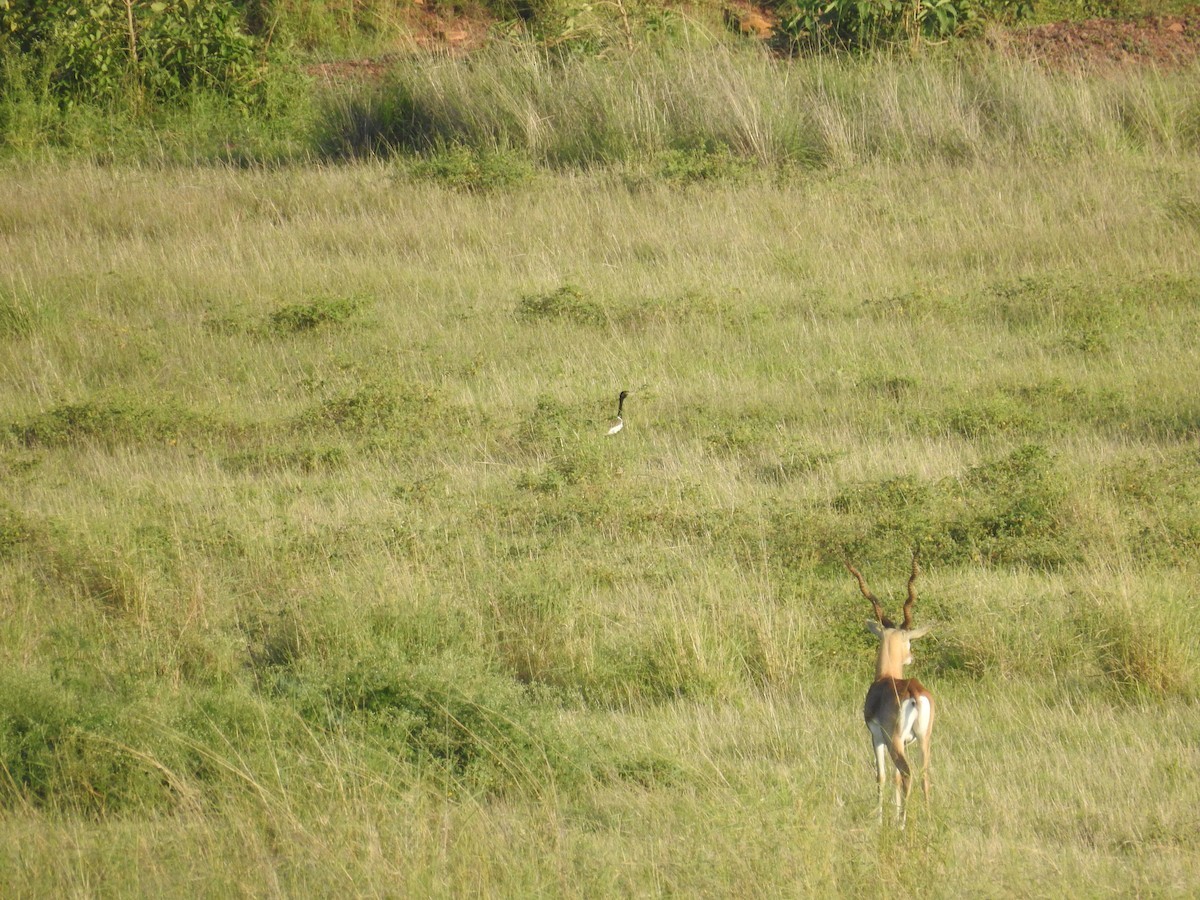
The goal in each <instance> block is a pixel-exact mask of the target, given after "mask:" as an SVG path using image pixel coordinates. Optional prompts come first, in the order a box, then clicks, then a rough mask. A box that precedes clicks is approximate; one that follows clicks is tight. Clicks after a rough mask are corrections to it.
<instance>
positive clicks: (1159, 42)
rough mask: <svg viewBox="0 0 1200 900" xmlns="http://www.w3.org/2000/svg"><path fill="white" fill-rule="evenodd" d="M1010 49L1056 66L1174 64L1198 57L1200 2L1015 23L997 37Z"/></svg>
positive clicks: (1075, 68) (1012, 51) (1183, 64)
mask: <svg viewBox="0 0 1200 900" xmlns="http://www.w3.org/2000/svg"><path fill="white" fill-rule="evenodd" d="M995 40H996V43H997V44H998V45H1000V46H1002V47H1003V48H1004V49H1006V50H1008V51H1009V52H1011V53H1014V54H1016V55H1018V56H1020V57H1024V58H1026V59H1032V60H1035V61H1037V62H1040V63H1043V64H1045V65H1047V66H1050V67H1052V68H1056V69H1073V70H1084V69H1089V70H1104V69H1115V68H1123V67H1128V66H1158V67H1160V68H1174V67H1178V66H1185V65H1189V64H1191V63H1194V62H1195V61H1196V60H1197V59H1200V6H1198V7H1195V8H1193V9H1191V10H1189V11H1188V12H1185V13H1183V14H1181V15H1174V16H1170V15H1164V16H1146V17H1144V18H1141V19H1135V20H1132V21H1128V20H1119V19H1091V20H1089V21H1086V22H1052V23H1050V24H1048V25H1036V26H1033V27H1030V28H1013V29H1011V30H1009V31H1007V32H1005V33H1004V34H1002V35H999V36H997V37H996V39H995Z"/></svg>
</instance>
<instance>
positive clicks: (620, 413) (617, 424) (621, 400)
mask: <svg viewBox="0 0 1200 900" xmlns="http://www.w3.org/2000/svg"><path fill="white" fill-rule="evenodd" d="M628 396H629V391H621V394H620V396H618V397H617V417H616V418H615V419H613V423H612V427H611V428H609V429H608V432H607V434H616V433H617V432H618V431H620V430H621V429H622V428H624V427H625V415H624V413H625V398H626V397H628Z"/></svg>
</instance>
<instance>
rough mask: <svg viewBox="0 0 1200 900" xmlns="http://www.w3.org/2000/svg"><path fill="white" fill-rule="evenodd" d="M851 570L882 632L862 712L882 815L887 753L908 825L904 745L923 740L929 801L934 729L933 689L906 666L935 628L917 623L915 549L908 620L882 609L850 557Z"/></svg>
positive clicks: (876, 630) (874, 629)
mask: <svg viewBox="0 0 1200 900" xmlns="http://www.w3.org/2000/svg"><path fill="white" fill-rule="evenodd" d="M846 568H847V569H849V570H850V574H851V575H853V576H854V578H855V580H856V581H858V587H859V590H861V591H862V593H863V596H864V597H866V598H867V599H868V600H870V601H871V606H872V607H873V608H874V610H875V619H874V621H871V620H868V621H867V630H868V631H869V632H871V634H873V635H875V636H876V637H877V638H879V656H878V658H877V659H876V661H875V683H874V684H872V685H871V688H870V690H868V691H867V699H866V702H865V703H864V704H863V718H864V719H865V720H866V723H867V729H868V730H869V731H870V732H871V745H872V747H873V748H874V750H875V767H876V770H877V772H878V775H879V821H880V822H882V821H883V790H884V783H885V782H886V781H887V758H888V757H889V756H890V757H891V758H892V764H893V765H894V766H895V767H896V773H895V780H896V813H897V815H898V816H899V817H900V822H901V826H902V827H903V824H904V821H905V817H906V815H907V811H908V795H909V792H910V791H911V790H912V768H911V766H910V765H909V762H908V757H907V756H906V755H905V752H904V751H905V748H906V747H907V746H908V745H909V744H911V743H912V742H913V741H916V740H919V741H920V742H921V787H922V790H923V791H924V793H925V802H926V804H928V803H929V737H930V734H931V733H932V732H933V695H932V694H930V693H929V691H927V690H926V689H925V686H924V685H923V684H921V682H919V681H917V679H915V678H905V677H904V667H905V666H906V665H908V664H909V663H911V662H912V650H911V648H910V644H911V642H912V641H915V640H916V639H917V638H919V637H921V636H923V635H924V634H925V633H926V632H928V631H929V629H930V628H932V627H933V626H932V625H924V626H922V627H920V628H913V622H912V608H913V604H914V603H916V602H917V591H916V582H917V572H918V571H919V570H918V568H917V555H916V554H915V553H914V554H913V561H912V575H911V576H909V579H908V599H907V600H906V601H905V602H904V622H903V623H902V624H901V625H899V626H898V627H897V625H896V623H895V622H893V621H892V620H891V619H890V618H888V617H887V616H886V615H884V613H883V607H882V606H881V605H880V604H879V600H878V598H877V597H876V596H875V595H874V594H872V593H871V591H870V590H869V589H868V588H867V583H866V581H864V580H863V577H862V575H861V574H860V573H859V571H858V569H856V568H854V566H852V565H850V563H849V562H847V563H846Z"/></svg>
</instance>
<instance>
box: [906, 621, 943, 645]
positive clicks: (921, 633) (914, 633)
mask: <svg viewBox="0 0 1200 900" xmlns="http://www.w3.org/2000/svg"><path fill="white" fill-rule="evenodd" d="M935 624H936V623H934V622H930V623H929V624H928V625H922V626H921V627H920V628H914V629H912V630H911V631H909V632H908V639H909V640H910V641H915V640H916V639H917V638H919V637H925V635H927V634H928V633H929V630H930V629H931V628H933V626H934V625H935Z"/></svg>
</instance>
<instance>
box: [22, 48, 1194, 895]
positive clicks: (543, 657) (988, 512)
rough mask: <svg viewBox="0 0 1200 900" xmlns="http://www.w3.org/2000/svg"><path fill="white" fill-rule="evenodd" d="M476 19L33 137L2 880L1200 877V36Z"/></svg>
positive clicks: (273, 882)
mask: <svg viewBox="0 0 1200 900" xmlns="http://www.w3.org/2000/svg"><path fill="white" fill-rule="evenodd" d="M702 59H707V60H708V62H709V64H708V65H707V66H706V64H704V63H702V62H701V60H702ZM441 65H442V66H443V71H442V74H441V76H440V77H438V78H434V77H432V76H431V74H430V70H425V69H421V68H419V67H416V68H414V69H412V70H407V71H406V72H403V73H400V74H398V76H397V78H396V79H395V80H393V82H391V83H389V85H386V86H385V87H384V88H381V89H380V92H379V93H375V94H370V95H367V96H358V97H355V98H350V99H345V98H343V99H342V100H340V101H338V102H337V103H333V104H331V105H330V106H329V107H327V109H326V113H325V118H324V119H322V120H321V123H320V125H319V127H318V128H317V138H316V142H315V144H314V146H315V147H317V148H318V149H316V150H314V151H313V154H312V156H311V157H310V158H309V160H308V161H307V162H305V163H299V162H293V163H291V164H287V165H280V166H274V167H248V168H242V169H238V168H234V167H226V166H204V165H200V166H196V165H176V164H171V163H169V162H160V163H159V164H153V165H150V164H143V165H140V166H130V165H120V164H113V161H112V160H111V159H108V160H105V161H102V162H99V163H97V162H93V161H88V160H78V159H76V160H73V161H72V160H67V161H63V160H62V159H59V160H57V161H54V160H51V161H36V160H28V159H22V160H13V161H10V162H9V163H8V164H7V165H6V167H5V168H4V169H3V170H2V171H0V256H2V257H3V259H4V260H5V265H4V267H3V271H2V272H0V480H2V483H3V484H4V492H3V496H2V497H0V563H2V566H0V613H2V615H0V764H2V765H0V798H2V799H3V812H2V813H0V836H2V838H3V846H4V848H5V849H4V851H3V852H2V853H0V883H2V884H4V885H5V886H6V888H7V889H8V890H7V893H8V894H9V895H14V896H53V895H61V896H93V895H104V896H132V895H162V896H185V895H186V896H226V895H231V894H233V895H239V894H246V895H255V896H264V895H266V896H308V895H324V894H333V893H335V892H336V893H339V894H341V893H350V894H353V895H384V896H410V895H411V896H424V895H431V896H461V895H468V896H470V895H489V896H514V897H515V896H521V897H526V896H597V895H602V896H607V895H635V896H647V895H648V896H657V895H666V894H680V895H686V896H735V895H736V896H805V895H826V894H847V895H865V894H868V893H880V894H883V895H888V896H910V895H917V894H931V895H933V896H945V897H951V896H955V897H957V896H964V895H971V896H1013V895H1018V896H1024V895H1033V896H1064V895H1065V896H1083V897H1092V896H1107V895H1122V896H1127V895H1131V894H1139V895H1154V896H1188V895H1193V894H1195V892H1196V891H1197V889H1198V888H1200V875H1198V874H1197V870H1196V866H1195V859H1196V855H1197V850H1198V847H1197V837H1196V835H1197V834H1198V833H1200V830H1198V829H1197V827H1196V826H1197V824H1198V823H1197V812H1196V811H1197V810H1198V809H1200V789H1198V787H1197V785H1198V782H1197V780H1196V778H1195V772H1196V771H1197V768H1198V765H1200V724H1198V723H1200V718H1198V717H1197V707H1196V703H1197V698H1198V696H1200V679H1198V678H1197V675H1196V667H1197V664H1198V662H1200V660H1198V658H1197V657H1198V656H1200V651H1197V649H1196V648H1197V646H1200V644H1198V639H1200V625H1197V624H1196V620H1195V615H1194V611H1195V606H1196V584H1197V575H1198V574H1200V479H1198V478H1197V467H1198V466H1200V450H1198V447H1197V433H1198V431H1200V399H1198V395H1197V391H1196V379H1195V372H1196V371H1198V370H1200V342H1198V341H1197V340H1196V335H1197V333H1198V331H1200V257H1198V255H1197V253H1196V246H1197V240H1198V237H1200V212H1198V210H1200V205H1198V203H1200V160H1198V158H1197V154H1196V149H1197V143H1198V142H1200V119H1198V115H1200V104H1198V103H1197V101H1196V94H1195V87H1194V85H1195V83H1196V81H1195V78H1194V73H1185V74H1183V75H1179V76H1169V75H1157V74H1153V73H1140V74H1139V73H1128V74H1124V75H1120V76H1111V77H1107V78H1084V77H1066V76H1053V75H1047V74H1045V73H1039V72H1036V71H1033V70H1029V69H1023V68H1006V67H986V66H985V67H982V68H970V67H965V68H964V67H962V66H960V65H952V64H945V63H931V62H928V61H925V62H922V61H916V62H895V61H892V62H889V61H886V60H877V61H874V62H859V63H847V64H845V67H844V68H838V67H837V66H836V65H835V64H832V63H830V62H828V61H826V62H822V63H795V64H780V63H769V62H766V61H762V60H757V59H756V60H755V61H748V60H744V59H740V58H729V57H725V56H721V55H720V54H718V55H716V56H710V57H703V56H697V57H695V58H694V59H693V60H692V63H691V65H692V69H691V70H690V71H689V72H685V75H686V77H687V78H690V79H691V80H690V81H689V82H688V85H689V88H690V89H689V90H688V91H686V92H676V93H671V94H669V95H668V94H666V93H659V94H655V93H654V92H655V91H656V90H658V91H663V92H666V91H669V89H670V85H669V82H668V80H667V78H666V76H665V74H664V72H665V71H667V70H668V69H666V68H664V69H662V70H659V69H656V68H655V67H654V66H655V65H657V63H653V62H650V61H647V62H645V63H644V65H643V66H642V67H641V68H639V69H637V70H636V71H633V72H627V73H626V76H625V80H622V79H619V78H617V77H616V76H615V75H612V76H611V77H610V75H606V74H605V72H606V71H609V72H610V73H611V72H612V71H613V70H612V69H610V70H605V69H604V68H603V66H604V65H611V64H609V63H597V62H592V63H581V64H580V65H581V67H580V68H577V69H567V70H560V71H558V72H555V71H549V70H546V71H543V70H540V69H530V68H529V61H528V59H516V60H515V61H514V60H508V61H501V62H499V63H495V62H494V63H493V64H492V68H490V69H489V68H486V67H481V66H480V65H479V64H478V63H472V64H466V63H464V64H451V63H447V62H445V61H443V62H442V63H441ZM455 66H459V67H458V68H455ZM447 67H449V68H447ZM589 67H590V68H589ZM563 71H565V72H566V73H567V75H565V76H563V75H562V72H563ZM606 84H607V85H608V86H607V87H605V85H606ZM629 84H633V85H634V88H633V89H629V90H623V89H622V86H623V85H629ZM397 85H399V87H397ZM435 88H440V92H439V91H438V90H435ZM521 90H525V91H527V93H525V94H522V93H521ZM389 91H390V92H392V93H388V92H389ZM571 91H576V92H577V93H575V94H571V93H570V92H571ZM605 91H607V92H608V93H607V94H605V93H604V92H605ZM485 94H486V95H487V97H488V98H489V102H488V103H487V104H483V103H475V104H473V105H472V104H471V103H470V102H468V101H469V100H470V98H471V97H475V98H478V97H480V96H482V95H485ZM588 94H590V95H593V96H597V97H600V98H601V99H603V98H605V97H607V101H608V102H606V103H600V102H596V103H595V104H594V106H592V107H588V106H587V105H586V103H582V102H581V101H580V100H579V98H580V97H582V96H586V95H588ZM771 97H774V98H777V102H776V104H775V105H774V106H772V105H770V104H768V103H766V100H767V99H768V98H771ZM397 98H399V100H397ZM530 98H540V101H539V102H541V103H542V104H543V105H542V106H538V105H537V104H534V103H533V102H532V100H531V99H530ZM740 101H746V102H744V103H743V102H740ZM397 103H399V104H400V105H399V106H397V105H396V104H397ZM389 104H390V105H389ZM522 104H524V105H523V106H522ZM389 108H390V109H393V110H395V109H397V108H399V109H406V110H409V111H412V110H420V111H422V115H425V116H426V118H425V119H423V120H422V121H435V122H446V123H451V124H452V125H453V128H454V129H456V130H447V131H445V132H444V133H437V132H435V134H438V135H439V136H440V140H437V141H432V142H430V143H429V144H428V145H427V146H415V145H413V144H412V143H411V142H409V143H405V140H404V139H401V138H403V136H404V135H405V134H409V135H411V133H412V132H411V131H409V132H402V133H397V132H395V131H388V130H387V129H388V128H391V127H393V126H392V125H389V122H393V118H392V117H390V116H388V115H383V114H380V113H379V111H380V110H386V109H389ZM519 108H524V109H525V110H526V111H530V112H532V113H536V114H537V115H530V116H527V117H526V118H525V119H518V118H516V117H514V116H512V115H509V114H508V111H511V110H514V109H519ZM547 109H552V110H558V111H559V112H558V113H557V114H556V115H555V116H554V117H551V116H550V115H549V114H545V115H543V113H544V112H545V110H547ZM601 109H604V110H608V111H609V112H610V113H611V115H612V116H613V118H612V119H608V120H605V119H600V118H597V116H599V115H600V114H599V113H598V112H596V110H601ZM467 110H474V115H473V116H468V115H466V114H465V111H467ZM571 110H576V111H579V117H578V118H573V117H572V116H570V115H568V111H571ZM589 110H591V111H592V113H593V116H592V119H591V120H590V122H591V124H590V125H588V122H587V121H586V116H585V114H586V113H587V112H588V111H589ZM456 111H457V112H456ZM639 111H641V112H639ZM747 111H749V115H748V114H747ZM443 113H444V118H441V119H439V118H437V116H439V115H442V114H443ZM487 115H492V116H494V117H495V118H493V119H491V120H488V119H487V118H486V116H487ZM621 117H624V118H621ZM521 121H523V122H525V123H530V122H535V121H536V122H542V123H543V125H542V126H541V130H538V129H532V130H529V129H527V130H525V131H522V130H521V128H519V127H517V124H515V123H518V122H521ZM689 122H690V123H692V124H693V126H694V127H693V131H692V132H691V133H690V134H689V132H688V130H687V128H686V127H685V125H686V123H689ZM731 122H732V123H736V122H741V123H742V130H741V131H738V130H737V129H736V128H732V126H730V125H729V123H731ZM497 123H499V124H497ZM505 123H507V124H505ZM614 123H617V124H614ZM620 123H624V124H620ZM697 123H703V125H704V127H705V128H709V129H712V131H711V132H705V131H704V130H703V129H700V128H699V125H698V124H697ZM451 124H448V125H447V126H446V128H447V129H450V128H451ZM618 124H620V127H618ZM439 127H440V126H439ZM731 128H732V130H730V129H731ZM547 129H550V130H549V131H548V130H547ZM554 129H557V130H554ZM805 129H807V130H805ZM697 131H699V137H698V138H697ZM364 134H365V135H368V139H367V140H366V142H365V143H361V142H359V141H360V139H361V138H362V137H363V135H364ZM398 134H399V136H398ZM714 134H715V135H716V137H714V136H713V135H714ZM372 135H383V139H381V140H379V141H375V138H374V137H371V136H372ZM597 135H608V136H609V141H608V143H605V142H603V141H599V140H598V139H597ZM722 135H723V137H722ZM339 136H340V140H339ZM752 136H757V139H758V140H757V143H756V142H755V141H752V140H750V139H749V138H750V137H752ZM743 138H746V139H745V140H743ZM618 139H620V140H623V141H624V143H623V144H619V145H618V144H616V143H614V141H617V140H618ZM1022 141H1024V142H1022ZM589 147H591V148H595V147H600V148H606V147H607V148H609V150H608V151H606V152H610V153H611V154H612V155H610V156H605V155H604V154H603V153H599V154H597V153H592V152H591V151H590V150H588V149H587V148H589ZM614 147H617V148H618V149H619V150H620V152H619V153H618V152H617V150H614V149H612V148H614ZM367 148H370V149H373V150H374V151H375V152H374V153H373V154H367V153H366V149H367ZM551 148H574V149H573V150H571V151H570V152H555V151H552V149H551ZM580 148H582V149H580ZM804 148H808V150H806V151H805V152H799V151H800V150H803V149H804ZM167 157H168V158H172V159H173V158H176V157H175V156H174V155H173V154H167ZM622 388H628V389H631V390H633V391H634V394H633V396H632V397H631V399H630V401H629V403H628V404H627V407H626V416H627V426H626V428H625V430H624V431H623V432H622V433H621V434H620V435H618V436H617V437H615V438H604V437H603V436H602V435H603V431H604V429H605V427H606V422H607V419H608V418H609V416H611V414H612V412H613V404H614V402H615V399H616V394H617V391H619V390H620V389H622ZM918 542H919V543H920V544H921V546H922V552H923V557H924V560H925V573H924V575H923V578H922V581H921V583H920V591H921V600H920V605H919V606H918V609H917V616H918V619H919V620H921V621H932V620H936V621H937V622H938V623H939V624H938V627H937V629H936V630H935V631H934V632H933V633H932V634H931V635H930V636H929V637H927V638H925V639H924V640H923V641H922V642H921V644H920V645H918V647H917V664H916V666H915V668H914V671H915V672H916V673H917V674H919V675H920V677H921V678H922V680H923V681H924V682H925V683H926V684H928V685H929V686H930V687H931V688H932V689H933V690H934V691H935V693H936V694H937V696H938V698H939V702H940V713H939V720H938V726H937V729H938V730H937V733H936V734H935V739H934V776H933V777H934V797H933V803H932V804H931V806H929V807H928V808H926V807H925V806H924V805H923V804H922V803H921V802H920V801H919V800H918V801H916V802H915V805H914V811H913V815H912V816H911V818H910V823H909V827H908V829H907V830H906V831H904V832H903V833H901V832H899V831H896V830H893V829H891V828H884V829H883V830H880V829H878V828H877V827H876V825H875V822H874V785H873V780H872V778H873V777H872V774H871V771H870V760H869V753H868V747H867V738H866V732H865V729H864V728H863V727H862V725H861V722H860V719H859V708H860V703H861V697H862V695H863V693H864V692H865V688H866V684H867V681H868V679H869V677H870V674H871V666H872V662H873V648H872V645H871V641H870V639H869V637H868V636H867V635H866V634H865V632H864V631H863V629H862V621H863V619H864V618H865V616H866V613H867V610H866V609H864V607H865V604H864V602H863V600H862V598H861V597H860V596H859V595H858V594H857V590H856V588H855V586H854V584H853V582H852V580H851V579H849V578H848V577H847V575H846V574H845V572H844V570H843V569H842V568H841V558H842V554H843V553H849V554H850V555H852V556H853V557H854V558H855V559H856V560H857V561H858V563H859V564H860V566H861V567H862V568H863V569H864V571H865V573H866V575H867V577H868V579H869V580H870V582H871V584H872V586H873V587H874V589H875V590H876V591H877V592H878V593H881V594H882V593H888V594H889V595H890V596H891V597H893V598H894V597H895V596H896V595H897V594H898V593H899V591H900V588H901V585H902V584H903V578H904V574H905V571H906V562H907V558H908V554H909V552H910V548H911V547H912V545H913V544H914V543H918Z"/></svg>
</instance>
